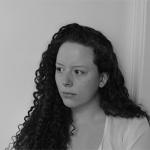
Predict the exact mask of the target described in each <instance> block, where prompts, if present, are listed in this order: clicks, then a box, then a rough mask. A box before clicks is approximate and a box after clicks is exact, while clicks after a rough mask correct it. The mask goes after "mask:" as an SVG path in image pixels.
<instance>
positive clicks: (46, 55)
mask: <svg viewBox="0 0 150 150" xmlns="http://www.w3.org/2000/svg"><path fill="white" fill-rule="evenodd" d="M66 41H70V42H76V43H80V44H83V45H85V46H90V47H92V49H93V51H94V55H95V57H94V63H95V64H96V66H97V67H98V70H99V72H100V73H102V72H105V73H107V74H108V76H109V79H108V82H107V84H106V85H105V86H104V87H103V88H99V92H100V95H101V100H100V107H101V108H102V109H103V110H104V112H105V114H106V115H109V116H114V117H123V118H134V117H138V118H140V117H147V118H148V114H147V113H146V112H145V111H144V110H142V107H140V105H138V104H136V103H135V102H134V101H132V100H131V99H130V98H129V94H128V90H127V88H126V87H125V83H124V77H123V75H122V73H121V71H120V69H119V66H118V61H117V58H116V55H115V53H114V50H113V46H112V44H111V42H110V40H108V39H107V38H106V37H105V36H104V35H103V34H102V33H101V32H100V31H97V30H95V29H93V28H90V27H87V26H82V25H79V24H77V23H72V24H68V25H66V26H63V27H61V28H60V29H59V31H58V32H57V33H55V34H54V35H53V37H52V40H51V42H50V44H49V45H48V48H47V50H46V51H45V52H43V54H42V59H41V62H40V64H39V68H38V69H37V70H36V72H35V75H36V77H35V84H36V91H35V92H34V93H33V97H34V101H33V106H32V107H31V108H30V110H29V111H28V115H27V116H25V117H24V123H23V124H21V126H22V127H21V128H19V131H18V132H17V133H16V136H15V140H14V142H13V148H14V149H15V150H67V145H68V144H69V143H70V141H71V135H72V134H71V132H70V126H71V125H72V124H73V118H72V111H71V109H70V108H68V107H66V106H65V105H64V104H63V102H62V99H61V97H60V95H59V93H58V89H57V86H56V83H55V69H56V68H55V62H56V56H57V53H58V50H59V47H60V46H61V45H62V44H63V43H64V42H66Z"/></svg>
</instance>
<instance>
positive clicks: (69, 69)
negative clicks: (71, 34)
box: [55, 42, 100, 108]
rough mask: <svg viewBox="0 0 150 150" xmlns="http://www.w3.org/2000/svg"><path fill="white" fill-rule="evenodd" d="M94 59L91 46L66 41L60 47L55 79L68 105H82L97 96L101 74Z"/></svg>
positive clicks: (71, 106)
mask: <svg viewBox="0 0 150 150" xmlns="http://www.w3.org/2000/svg"><path fill="white" fill-rule="evenodd" d="M93 59H94V54H93V51H92V48H91V47H87V46H84V45H81V44H78V43H73V42H65V43H64V44H62V45H61V47H60V48H59V51H58V54H57V58H56V72H55V80H56V84H57V88H58V91H59V93H60V96H61V98H62V100H63V103H64V104H65V105H66V106H67V107H70V108H75V107H80V106H82V105H86V104H87V103H90V102H92V101H94V100H95V99H96V98H97V96H98V87H99V81H100V75H99V72H98V69H97V66H96V65H95V64H94V63H93ZM66 93H73V94H66Z"/></svg>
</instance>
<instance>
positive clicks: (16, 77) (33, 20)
mask: <svg viewBox="0 0 150 150" xmlns="http://www.w3.org/2000/svg"><path fill="white" fill-rule="evenodd" d="M133 4H134V0H133V1H132V0H76V1H73V0H60V1H59V0H13V1H11V0H9V1H8V0H0V41H1V42H0V68H1V70H0V83H1V84H0V90H1V98H0V118H1V122H0V149H4V147H6V146H7V145H8V143H9V142H10V141H11V140H10V137H11V136H12V135H14V134H15V133H16V132H17V131H18V129H17V126H18V124H19V123H22V122H23V117H24V116H25V115H27V110H28V109H29V107H30V105H31V104H32V100H33V97H32V93H33V91H34V82H33V80H34V72H35V70H36V69H37V67H38V64H39V61H40V58H41V54H42V52H43V51H44V50H45V49H46V48H47V45H48V43H49V41H50V40H51V37H52V35H53V34H54V33H55V32H56V31H57V30H58V29H59V27H61V26H62V25H65V24H67V23H71V22H78V23H80V24H83V25H88V26H91V27H94V28H96V29H98V30H101V31H102V32H103V33H104V34H105V35H106V36H107V37H108V38H110V39H111V41H112V43H113V45H114V47H115V51H116V53H117V55H118V59H119V62H120V66H121V69H122V71H123V73H124V75H125V79H126V83H127V87H128V89H129V92H130V93H131V95H134V93H133V91H134V90H133V89H134V88H135V87H134V82H135V81H134V80H132V79H133V75H134V73H133V64H134V63H133V52H132V46H131V45H132V44H131V41H132V37H133V36H131V33H132V32H131V30H132V28H131V26H133V22H132V19H133V17H134V16H133V15H134V12H133ZM147 61H148V59H147ZM145 78H147V80H149V78H148V77H145ZM144 82H145V81H144ZM146 83H147V82H146ZM145 103H146V102H145Z"/></svg>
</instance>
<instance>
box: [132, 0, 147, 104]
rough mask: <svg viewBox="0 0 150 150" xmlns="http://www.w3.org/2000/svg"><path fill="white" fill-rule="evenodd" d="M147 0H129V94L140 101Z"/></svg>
mask: <svg viewBox="0 0 150 150" xmlns="http://www.w3.org/2000/svg"><path fill="white" fill-rule="evenodd" d="M146 6H147V0H132V1H131V8H130V9H131V18H130V22H131V24H130V25H131V26H130V28H131V29H130V31H131V32H130V38H129V39H130V50H131V51H130V52H131V60H132V61H131V63H132V64H131V77H130V84H131V95H132V97H133V99H137V101H138V102H139V101H140V98H141V84H142V79H143V78H142V77H143V62H144V48H145V28H146Z"/></svg>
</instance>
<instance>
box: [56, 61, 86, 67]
mask: <svg viewBox="0 0 150 150" xmlns="http://www.w3.org/2000/svg"><path fill="white" fill-rule="evenodd" d="M56 64H58V65H61V66H64V65H63V64H61V63H59V62H56ZM72 67H84V68H87V66H84V65H75V66H72Z"/></svg>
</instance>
